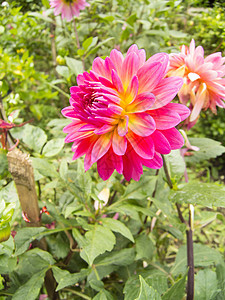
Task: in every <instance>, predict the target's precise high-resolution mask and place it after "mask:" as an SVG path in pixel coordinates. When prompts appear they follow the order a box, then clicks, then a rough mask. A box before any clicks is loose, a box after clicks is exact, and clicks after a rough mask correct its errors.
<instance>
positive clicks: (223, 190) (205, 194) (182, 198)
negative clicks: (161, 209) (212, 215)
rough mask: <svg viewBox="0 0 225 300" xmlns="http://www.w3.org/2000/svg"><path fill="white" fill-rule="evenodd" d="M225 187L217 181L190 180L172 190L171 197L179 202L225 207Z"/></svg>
mask: <svg viewBox="0 0 225 300" xmlns="http://www.w3.org/2000/svg"><path fill="white" fill-rule="evenodd" d="M224 195H225V187H224V186H218V185H216V184H215V183H203V182H199V181H198V182H188V183H186V184H182V185H180V186H179V190H177V191H171V193H170V199H171V200H173V201H174V202H178V203H191V204H199V205H202V206H207V207H210V208H212V206H216V207H225V197H224Z"/></svg>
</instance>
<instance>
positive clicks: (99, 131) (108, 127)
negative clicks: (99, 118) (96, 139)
mask: <svg viewBox="0 0 225 300" xmlns="http://www.w3.org/2000/svg"><path fill="white" fill-rule="evenodd" d="M113 129H114V126H112V125H109V124H104V125H103V126H102V127H100V128H96V129H95V130H94V133H95V134H105V133H107V132H110V131H112V130H113Z"/></svg>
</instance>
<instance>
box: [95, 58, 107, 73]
mask: <svg viewBox="0 0 225 300" xmlns="http://www.w3.org/2000/svg"><path fill="white" fill-rule="evenodd" d="M92 70H93V71H94V72H95V73H97V74H98V75H100V76H102V77H104V76H105V61H104V60H103V59H102V58H100V57H97V58H95V59H94V61H93V65H92Z"/></svg>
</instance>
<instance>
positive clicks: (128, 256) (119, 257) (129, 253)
mask: <svg viewBox="0 0 225 300" xmlns="http://www.w3.org/2000/svg"><path fill="white" fill-rule="evenodd" d="M134 258H135V252H134V248H128V249H122V250H119V251H113V252H111V253H109V254H108V253H107V255H105V256H103V257H99V258H96V261H95V265H96V266H106V265H116V266H127V265H130V264H131V263H132V262H133V261H134Z"/></svg>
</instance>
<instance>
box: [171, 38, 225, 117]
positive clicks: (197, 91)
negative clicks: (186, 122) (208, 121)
mask: <svg viewBox="0 0 225 300" xmlns="http://www.w3.org/2000/svg"><path fill="white" fill-rule="evenodd" d="M224 62H225V57H222V56H221V53H220V52H217V53H214V54H211V55H209V56H207V57H206V58H204V49H203V48H202V47H201V46H198V47H197V48H195V41H194V40H192V41H191V43H190V46H189V47H187V46H185V45H183V46H182V47H181V52H180V53H178V54H175V53H172V54H170V66H169V71H168V74H167V75H168V76H180V77H182V78H183V79H184V85H183V87H182V88H181V90H180V91H179V93H178V97H179V99H180V101H181V103H183V104H187V102H188V101H189V100H190V102H191V108H192V112H191V115H190V122H196V121H197V118H198V116H199V114H200V111H201V110H202V109H205V110H206V109H208V108H209V109H211V110H212V112H213V113H216V106H219V107H223V108H225V103H224V100H225V78H224V76H225V65H224Z"/></svg>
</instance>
